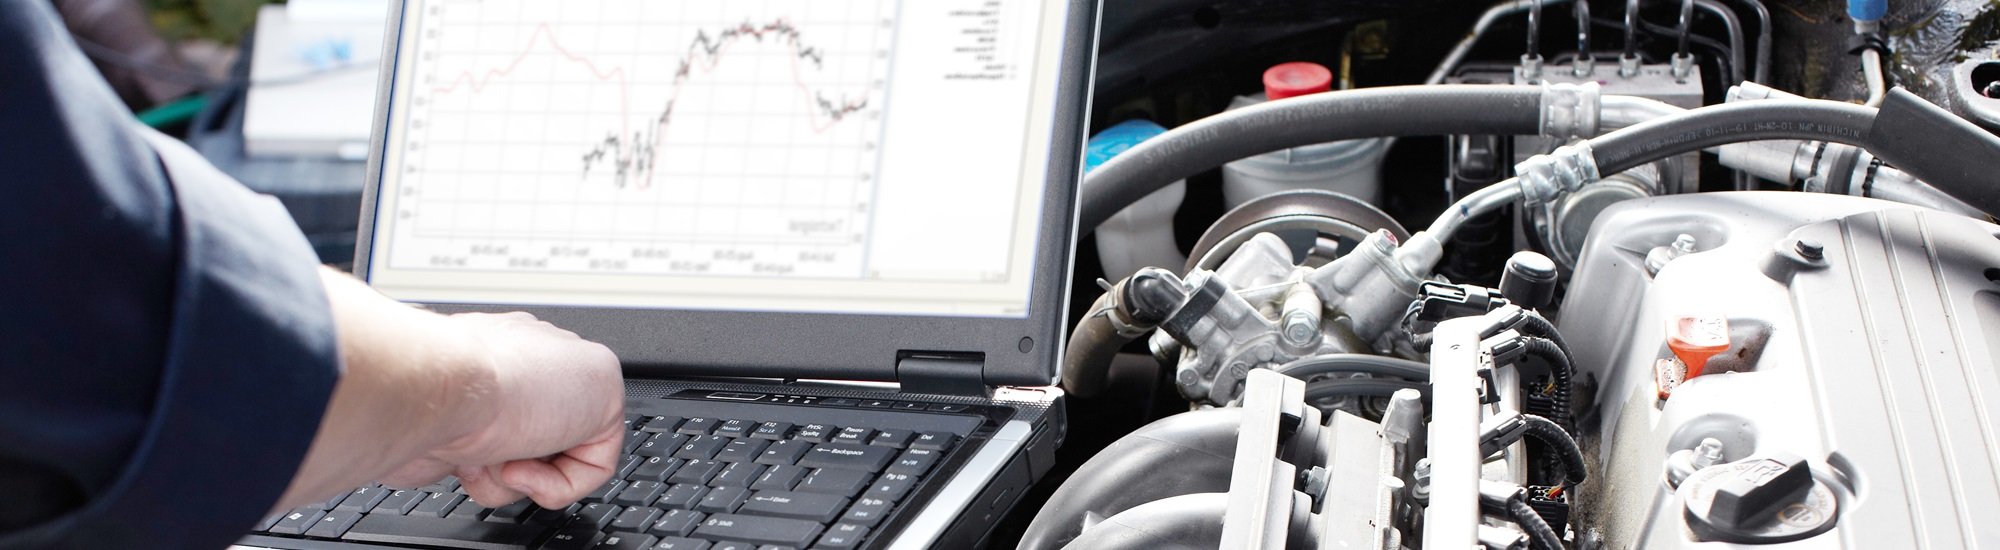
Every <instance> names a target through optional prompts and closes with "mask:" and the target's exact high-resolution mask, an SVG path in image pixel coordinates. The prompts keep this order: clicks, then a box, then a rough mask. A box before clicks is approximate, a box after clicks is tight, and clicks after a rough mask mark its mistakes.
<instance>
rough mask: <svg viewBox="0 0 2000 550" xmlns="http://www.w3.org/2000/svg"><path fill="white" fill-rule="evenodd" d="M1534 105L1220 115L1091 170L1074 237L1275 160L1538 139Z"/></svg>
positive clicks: (1525, 93) (1519, 96) (1438, 103)
mask: <svg viewBox="0 0 2000 550" xmlns="http://www.w3.org/2000/svg"><path fill="white" fill-rule="evenodd" d="M1541 99H1542V89H1541V88H1540V87H1538V86H1496V85H1468V84H1459V85H1437V86H1389V87H1382V88H1363V89H1358V90H1341V91H1334V92H1326V93H1319V94H1312V95H1309V96H1303V97H1296V98H1291V99H1285V100H1280V101H1272V102H1268V103H1263V104H1259V105H1255V106H1251V107H1246V108H1243V109H1237V110H1234V111H1228V112H1224V113H1222V114H1218V115H1215V116H1211V117H1208V118H1204V119H1201V120H1197V121H1195V122H1192V123H1189V124H1187V125H1184V126H1181V127H1179V128H1175V129H1173V130H1170V131H1168V132H1167V133H1164V134H1160V135H1159V136H1158V137H1155V138H1153V139H1150V140H1147V141H1146V142H1144V143H1141V144H1139V145H1138V146H1136V147H1133V148H1132V149H1131V150H1128V151H1126V152H1125V153H1123V154H1120V155H1118V156H1116V157H1112V158H1111V160H1110V161H1107V162H1105V163H1104V164H1103V165H1100V166H1098V167H1097V168H1096V169H1095V170H1092V171H1091V172H1090V174H1089V175H1087V176H1085V177H1084V179H1083V187H1082V189H1081V191H1080V199H1079V201H1078V204H1079V206H1078V215H1077V218H1078V225H1077V227H1078V229H1080V231H1078V232H1077V233H1078V235H1077V236H1078V237H1079V238H1081V237H1082V236H1083V235H1087V234H1089V233H1090V232H1092V231H1095V230H1096V228H1097V226H1098V224H1102V223H1104V221H1105V220H1107V219H1110V218H1111V215H1112V214H1115V213H1117V212H1118V211H1119V210H1123V209H1124V208H1125V207H1126V206H1130V205H1131V204H1132V203H1134V202H1137V201H1138V200H1139V199H1141V198H1144V197H1146V196H1147V195H1150V194H1152V193H1153V192H1154V191H1158V190H1160V188H1162V187H1166V185H1167V184H1169V183H1172V182H1174V181H1177V180H1181V179H1184V178H1187V177H1188V176H1192V175H1194V174H1197V173H1199V172H1201V171H1203V170H1208V169H1211V168H1214V167H1217V166H1221V165H1223V164H1226V163H1229V162H1231V161H1235V160H1238V159H1243V158H1247V157H1250V156H1254V155H1259V154H1263V153H1269V152H1272V151H1278V150H1283V149H1289V148H1292V147H1299V146H1303V145H1312V144H1316V143H1327V142H1332V141H1342V140H1350V139H1364V138H1377V137H1401V136H1426V135H1534V134H1539V133H1541ZM1607 173H1608V172H1607Z"/></svg>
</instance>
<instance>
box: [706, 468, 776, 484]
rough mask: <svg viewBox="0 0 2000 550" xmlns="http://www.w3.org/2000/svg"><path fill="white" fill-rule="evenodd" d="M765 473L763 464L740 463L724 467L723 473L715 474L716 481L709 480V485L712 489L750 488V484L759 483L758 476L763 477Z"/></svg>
mask: <svg viewBox="0 0 2000 550" xmlns="http://www.w3.org/2000/svg"><path fill="white" fill-rule="evenodd" d="M763 473H764V465H762V464H756V463H751V462H738V463H735V464H730V465H728V466H725V467H723V468H722V473H719V474H715V479H710V480H708V485H709V486H711V487H749V486H750V483H751V482H753V481H757V476H759V475H763Z"/></svg>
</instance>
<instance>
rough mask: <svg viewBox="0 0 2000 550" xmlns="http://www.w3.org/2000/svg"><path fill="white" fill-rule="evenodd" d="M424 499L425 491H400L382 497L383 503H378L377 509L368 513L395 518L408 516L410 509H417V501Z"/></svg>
mask: <svg viewBox="0 0 2000 550" xmlns="http://www.w3.org/2000/svg"><path fill="white" fill-rule="evenodd" d="M423 498H424V492H423V491H418V490H415V489H405V490H399V491H396V492H393V493H389V495H388V496H385V497H382V502H380V503H377V504H376V505H375V508H374V509H372V510H369V511H368V512H369V513H371V514H388V515H394V516H400V515H403V514H408V513H410V509H412V508H416V507H417V501H418V500H421V499H423Z"/></svg>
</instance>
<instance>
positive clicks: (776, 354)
mask: <svg viewBox="0 0 2000 550" xmlns="http://www.w3.org/2000/svg"><path fill="white" fill-rule="evenodd" d="M409 1H410V0H398V1H396V2H392V3H391V4H392V6H391V10H390V14H389V22H388V25H389V26H388V29H389V32H388V33H386V36H385V38H384V41H385V44H384V46H383V52H384V54H383V63H382V69H381V74H380V76H379V82H380V83H379V86H378V90H379V91H378V94H377V99H376V105H375V113H376V116H375V122H374V128H373V131H372V133H371V134H370V142H369V152H370V153H369V155H368V168H367V178H368V179H367V182H366V184H365V185H363V186H362V202H361V206H362V208H361V220H360V232H359V235H358V238H357V239H356V240H357V243H356V250H355V255H354V258H355V261H354V273H355V274H356V275H357V276H360V277H362V278H363V279H364V280H365V279H367V278H368V277H369V273H370V271H369V267H370V265H369V264H370V260H371V259H372V258H371V254H370V252H371V250H370V249H371V246H372V245H373V244H374V240H375V239H374V237H375V235H374V230H375V224H374V217H375V212H376V209H377V207H378V204H377V201H378V200H379V197H378V193H377V191H378V190H379V189H380V187H381V185H382V183H383V182H382V179H383V169H384V167H383V165H382V161H383V156H384V155H383V152H384V151H385V150H386V149H385V148H386V144H387V140H388V135H387V132H388V129H389V128H388V122H389V120H390V118H391V117H390V114H391V113H390V112H389V109H391V108H393V104H394V99H395V98H394V94H395V91H396V86H395V78H396V75H397V72H398V71H397V67H396V63H397V62H398V61H397V60H398V59H399V58H400V55H399V53H400V48H401V47H402V46H403V44H404V40H403V38H404V36H403V31H404V29H403V26H402V18H403V14H404V13H405V11H407V4H408V3H409ZM1063 4H1065V5H1066V8H1067V11H1066V12H1065V13H1067V19H1066V20H1065V21H1064V23H1063V26H1064V28H1063V29H1062V32H1063V37H1064V38H1063V43H1062V49H1063V51H1062V53H1061V62H1060V63H1061V65H1060V69H1059V76H1058V77H1057V83H1056V86H1057V87H1058V88H1057V90H1058V93H1057V94H1056V98H1055V105H1054V113H1053V116H1054V122H1055V123H1054V124H1052V125H1051V128H1052V132H1053V135H1052V136H1051V139H1050V141H1049V143H1050V150H1049V153H1048V155H1049V159H1048V163H1047V173H1046V176H1045V177H1044V181H1045V192H1044V193H1043V196H1044V199H1043V201H1042V204H1041V212H1040V215H1039V216H1038V220H1039V224H1040V226H1039V228H1038V229H1037V231H1036V245H1035V250H1034V254H1033V257H1034V275H1033V277H1032V285H1031V288H1030V290H1029V296H1028V314H1027V315H1026V316H1025V317H964V316H938V315H877V314H847V313H811V312H763V311H757V312H751V311H726V310H695V309H639V308H615V307H589V306H540V305H510V304H425V305H426V306H427V307H429V308H431V309H433V310H436V311H439V312H442V313H461V312H500V311H527V312H529V313H532V314H534V315H536V316H537V317H539V318H541V319H544V320H547V321H549V322H551V323H554V324H556V325H557V326H561V327H563V328H565V329H569V330H571V331H575V332H576V333H578V334H580V335H582V336H583V337H585V338H588V339H591V340H594V341H597V342H601V343H603V344H605V345H606V346H609V347H610V348H611V349H612V350H613V351H614V352H616V353H617V354H618V356H619V358H620V359H621V360H622V361H623V362H624V363H625V368H626V373H627V374H628V375H632V376H730V377H765V378H813V379H841V380H879V381H893V380H896V378H897V377H896V364H897V361H898V359H899V358H901V357H903V356H907V355H911V354H931V353H937V354H950V355H954V356H970V357H978V358H980V359H982V360H983V362H982V365H983V370H982V372H981V373H980V376H981V378H982V380H983V381H984V382H985V383H986V384H988V385H995V386H999V385H1048V384H1052V383H1053V382H1054V381H1055V380H1056V378H1057V376H1058V374H1059V370H1058V369H1059V365H1060V355H1059V354H1060V352H1061V348H1062V344H1063V342H1062V327H1063V319H1064V316H1065V315H1066V312H1067V311H1068V307H1067V305H1068V304H1067V299H1068V286H1069V281H1070V278H1071V273H1070V269H1071V268H1070V266H1071V263H1072V259H1073V254H1074V248H1075V244H1074V243H1075V236H1076V196H1077V185H1078V183H1079V182H1080V180H1081V177H1082V162H1083V146H1084V140H1085V137H1086V133H1087V129H1088V117H1089V103H1090V93H1091V75H1092V73H1093V69H1094V67H1093V63H1094V57H1095V51H1096V33H1097V27H1098V11H1099V0H1064V1H1063ZM1041 114H1042V113H1038V116H1040V115H1041ZM966 206H967V207H975V206H976V205H966ZM968 374H970V373H968Z"/></svg>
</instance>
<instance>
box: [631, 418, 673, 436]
mask: <svg viewBox="0 0 2000 550" xmlns="http://www.w3.org/2000/svg"><path fill="white" fill-rule="evenodd" d="M680 425H681V417H678V416H649V417H646V419H645V423H643V424H640V425H639V431H642V432H646V433H666V432H671V431H674V428H676V427H679V426H680Z"/></svg>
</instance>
